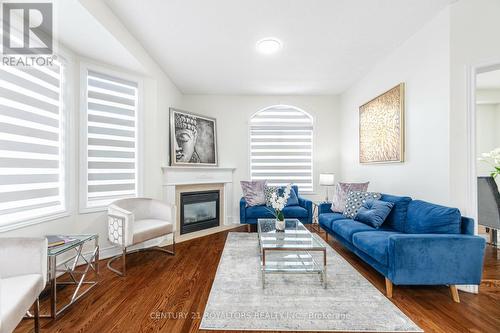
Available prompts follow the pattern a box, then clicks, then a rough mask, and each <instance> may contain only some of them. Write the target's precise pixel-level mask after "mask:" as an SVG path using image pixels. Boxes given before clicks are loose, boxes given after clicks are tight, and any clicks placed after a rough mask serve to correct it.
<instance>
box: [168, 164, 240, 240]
mask: <svg viewBox="0 0 500 333" xmlns="http://www.w3.org/2000/svg"><path fill="white" fill-rule="evenodd" d="M234 170H235V168H226V167H191V166H166V167H163V168H162V173H163V184H162V185H163V200H164V201H165V202H166V203H168V204H173V205H176V209H177V214H176V222H175V223H176V227H177V228H176V230H177V231H176V235H175V237H176V241H184V240H188V239H192V238H196V237H201V236H206V235H209V234H212V233H215V232H219V231H223V230H227V229H231V228H234V227H236V226H237V225H236V224H235V223H237V222H235V221H234V220H235V218H234V214H233V204H232V202H231V200H232V197H233V174H234ZM207 190H219V191H220V213H219V215H220V225H219V226H218V227H214V228H210V229H205V230H201V231H196V232H191V233H188V234H184V235H180V220H179V219H180V214H179V207H180V193H182V192H193V191H207Z"/></svg>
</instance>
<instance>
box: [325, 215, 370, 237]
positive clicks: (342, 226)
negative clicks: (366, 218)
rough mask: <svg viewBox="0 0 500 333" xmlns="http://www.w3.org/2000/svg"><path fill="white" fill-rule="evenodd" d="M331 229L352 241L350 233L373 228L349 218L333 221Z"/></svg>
mask: <svg viewBox="0 0 500 333" xmlns="http://www.w3.org/2000/svg"><path fill="white" fill-rule="evenodd" d="M331 229H332V230H333V231H334V232H335V233H337V234H339V235H340V236H342V237H343V238H344V239H345V240H347V241H349V242H352V235H354V234H355V233H357V232H360V231H374V230H375V228H373V227H370V226H369V225H366V224H364V223H361V222H357V221H354V220H351V219H344V220H336V221H333V222H332V228H331Z"/></svg>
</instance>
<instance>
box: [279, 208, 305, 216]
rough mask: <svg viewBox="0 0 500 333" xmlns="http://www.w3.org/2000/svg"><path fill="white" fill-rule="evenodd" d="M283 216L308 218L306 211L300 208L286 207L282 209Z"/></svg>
mask: <svg viewBox="0 0 500 333" xmlns="http://www.w3.org/2000/svg"><path fill="white" fill-rule="evenodd" d="M283 214H285V217H307V216H309V213H308V212H307V209H305V208H304V207H301V206H286V207H285V209H283Z"/></svg>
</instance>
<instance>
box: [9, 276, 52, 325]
mask: <svg viewBox="0 0 500 333" xmlns="http://www.w3.org/2000/svg"><path fill="white" fill-rule="evenodd" d="M0 284H1V286H2V292H1V293H0V309H2V313H1V317H0V320H1V321H2V322H1V325H2V326H1V327H0V330H1V331H2V332H12V331H13V330H14V329H15V328H16V326H17V324H19V322H20V321H21V319H22V318H23V316H24V315H25V314H26V310H27V309H29V308H30V306H31V305H32V304H33V302H34V301H35V299H36V298H37V297H38V295H39V294H40V292H41V291H42V290H43V288H44V287H45V286H44V285H43V278H42V275H41V274H26V275H19V276H13V277H9V278H4V279H0Z"/></svg>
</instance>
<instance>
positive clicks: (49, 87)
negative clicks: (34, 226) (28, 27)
mask: <svg viewBox="0 0 500 333" xmlns="http://www.w3.org/2000/svg"><path fill="white" fill-rule="evenodd" d="M63 78H64V67H63V66H62V65H61V64H60V63H57V62H54V66H52V67H50V68H49V67H47V66H33V67H14V66H2V67H0V227H1V226H6V225H8V224H12V223H17V222H21V221H27V220H33V219H38V218H43V217H47V216H52V215H55V214H59V213H63V212H65V211H66V200H65V190H66V189H65V185H66V181H65V171H66V170H65V158H64V157H65V154H64V152H65V149H66V147H65V145H64V142H65V140H64V137H65V135H66V133H65V131H64V128H65V122H66V120H65V112H64V107H63V89H62V82H63Z"/></svg>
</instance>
